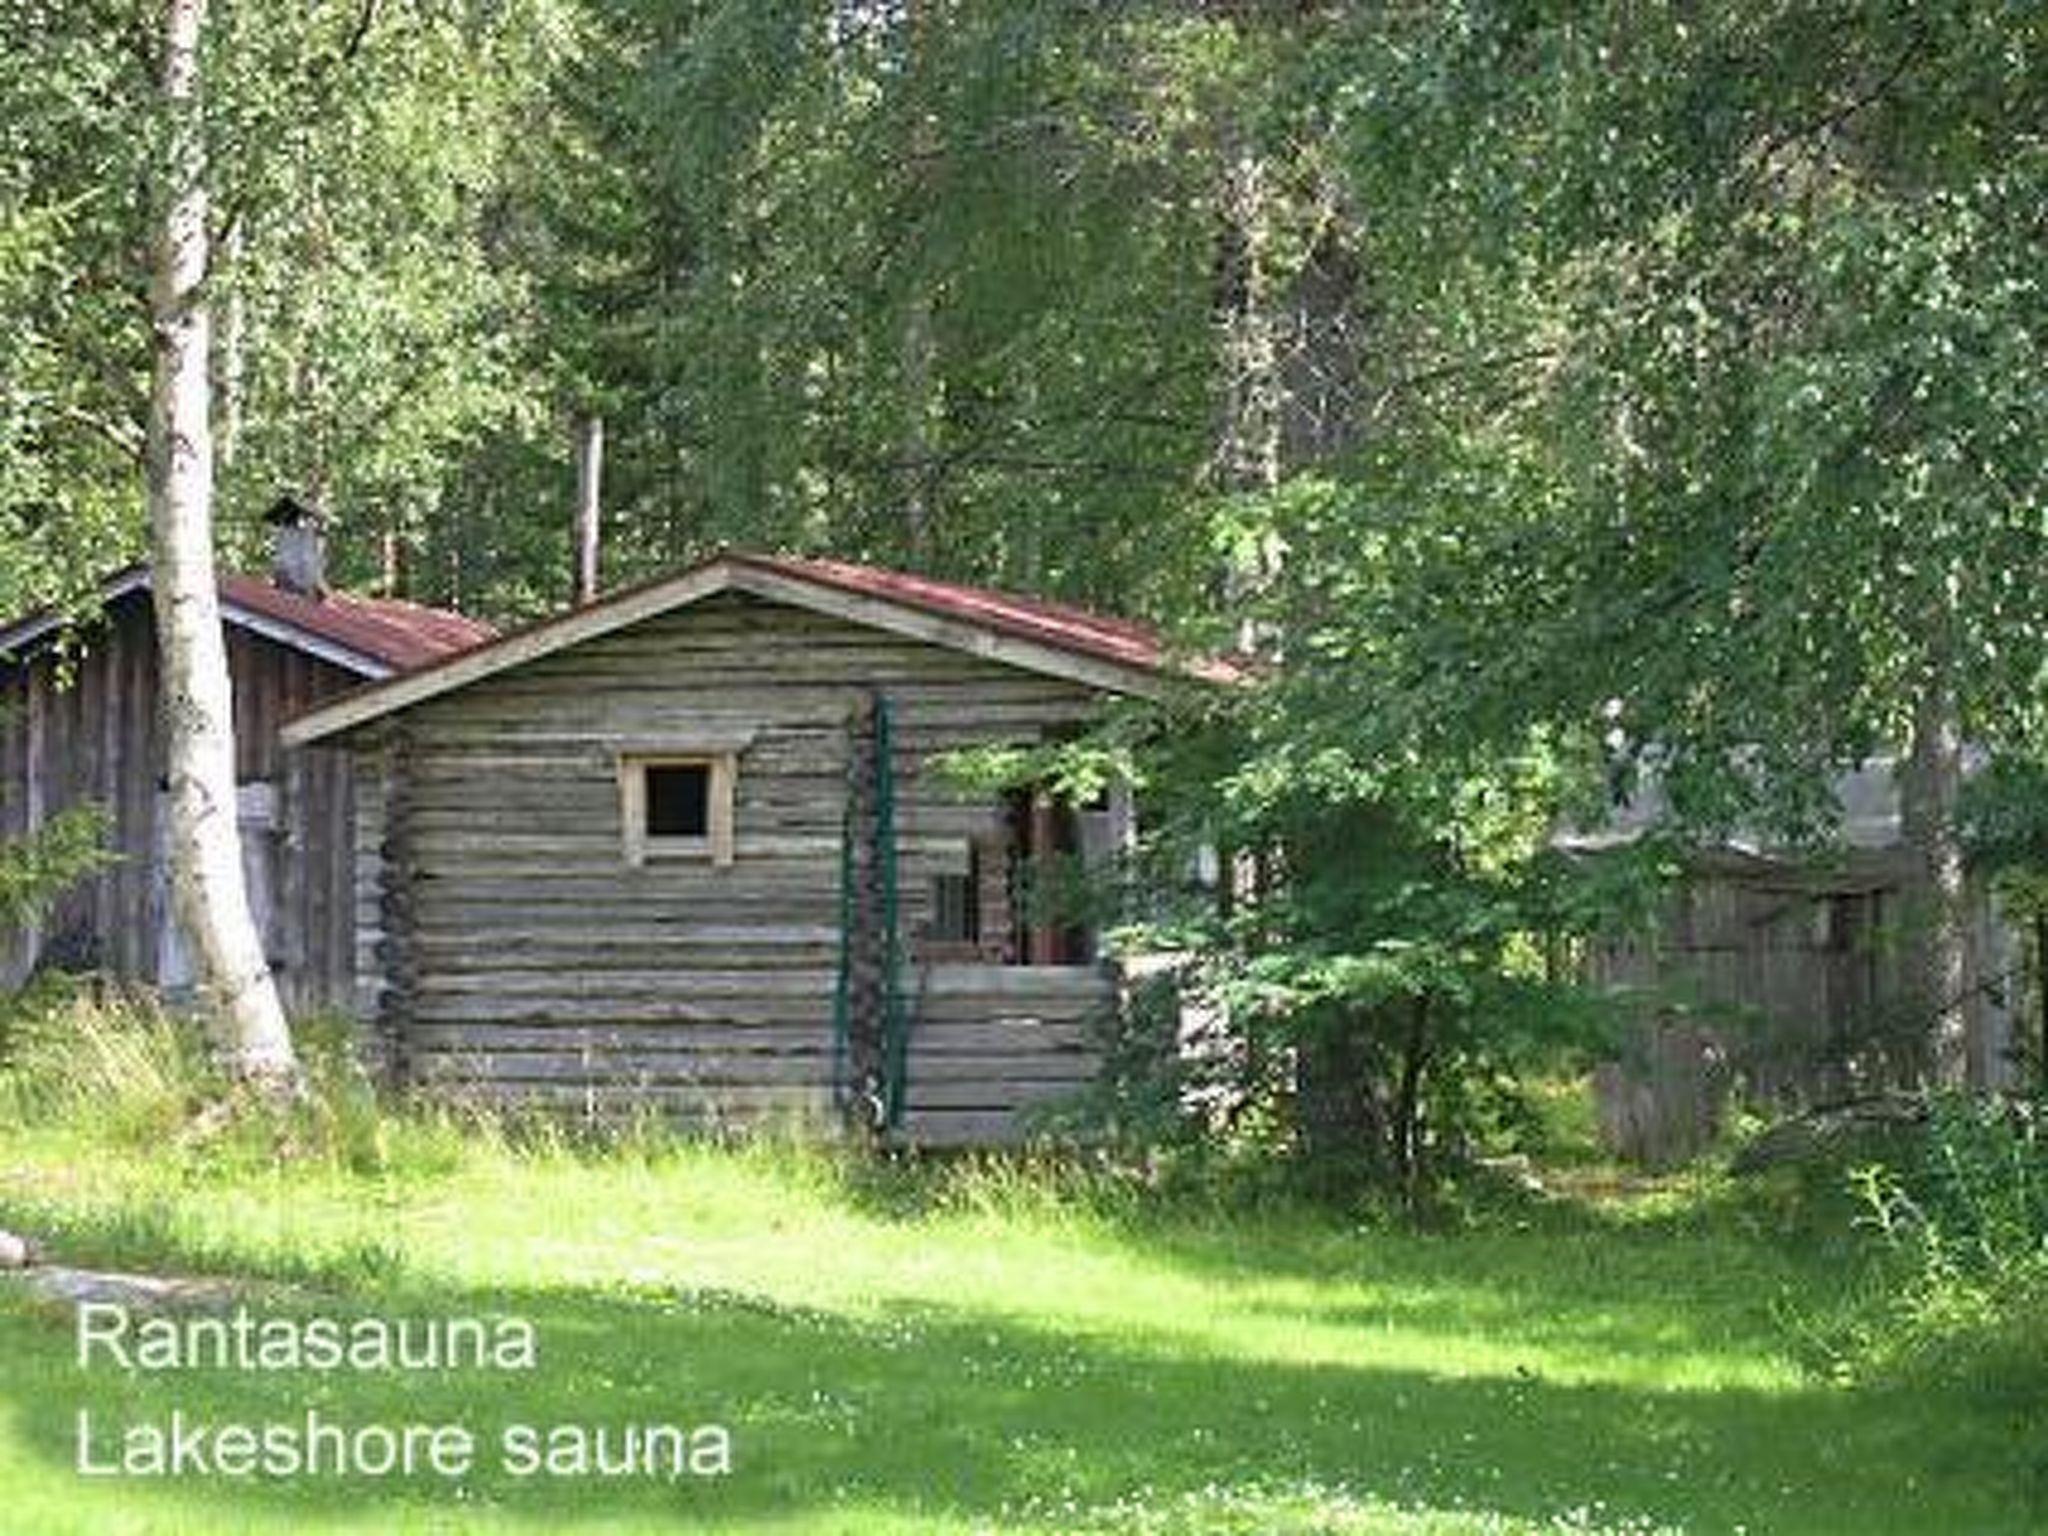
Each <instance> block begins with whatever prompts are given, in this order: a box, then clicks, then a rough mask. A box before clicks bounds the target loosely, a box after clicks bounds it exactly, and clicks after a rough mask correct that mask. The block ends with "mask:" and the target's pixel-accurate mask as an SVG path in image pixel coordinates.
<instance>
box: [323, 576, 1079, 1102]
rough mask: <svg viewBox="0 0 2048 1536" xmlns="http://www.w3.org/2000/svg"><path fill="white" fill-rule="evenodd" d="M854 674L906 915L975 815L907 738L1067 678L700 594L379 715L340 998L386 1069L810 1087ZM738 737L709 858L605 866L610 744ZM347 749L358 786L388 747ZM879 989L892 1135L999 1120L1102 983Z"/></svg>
mask: <svg viewBox="0 0 2048 1536" xmlns="http://www.w3.org/2000/svg"><path fill="white" fill-rule="evenodd" d="M869 688H881V689H883V690H884V691H885V692H886V693H887V694H888V696H889V699H890V701H891V704H892V706H893V710H894V722H895V754H894V759H893V761H894V767H895V772H896V783H897V797H898V799H897V826H898V830H899V843H898V846H899V850H900V886H901V892H902V931H903V933H904V934H905V935H906V937H907V936H910V935H914V934H915V933H916V932H917V931H918V930H919V928H920V927H921V926H922V925H923V924H925V923H927V922H928V921H929V920H930V918H931V916H932V911H933V906H932V902H933V885H934V877H935V876H937V875H939V874H941V873H946V874H960V873H964V872H965V871H966V870H967V868H968V859H967V849H968V844H969V842H970V840H971V839H973V838H975V837H977V836H985V835H987V834H989V833H991V832H993V831H994V830H995V829H996V826H997V822H998V817H999V815H1000V810H999V807H998V806H997V805H996V804H994V803H993V802H992V801H990V800H987V799H980V798H968V797H965V796H963V795H961V794H960V793H958V792H957V791H955V790H954V789H953V788H952V787H951V786H949V785H946V784H945V783H943V782H942V780H941V779H940V777H939V776H938V775H935V774H934V773H932V772H931V771H930V770H929V768H928V767H927V759H928V758H929V757H930V756H931V755H932V754H934V753H936V752H939V751H942V750H944V749H947V748H954V747H963V746H969V745H975V744H981V743H988V742H1003V741H1016V742H1029V741H1035V740H1038V739H1039V738H1040V736H1041V734H1042V733H1043V732H1044V731H1046V730H1047V729H1050V728H1056V727H1065V726H1071V725H1073V724H1075V723H1077V722H1079V721H1081V720H1083V719H1085V718H1086V717H1087V716H1088V715H1089V714H1090V713H1091V712H1092V711H1093V710H1094V709H1095V708H1096V707H1097V706H1098V699H1097V696H1096V695H1094V694H1093V693H1091V692H1090V691H1089V690H1087V689H1084V688H1082V687H1080V686H1078V685H1075V684H1071V683H1067V682H1064V681H1060V680H1056V679H1051V678H1046V677H1042V676H1038V675H1035V674H1032V673H1027V672H1023V671H1019V670H1016V669H1013V668H1009V667H1004V666H1000V665H998V664H995V663H993V662H988V661H984V660H981V659H979V658H976V657H972V656H968V655H965V654H962V653H959V652H955V651H952V650H947V649H941V648H939V647H936V646H932V645H928V644H925V643H922V642H918V641H913V640H909V639H899V638H897V637H894V636H891V635H888V634H885V633H881V632H878V631H875V630H872V629H868V628H864V627H860V626H855V625H852V624H848V623H844V622H841V621H838V620H834V619H829V618H825V617H822V616H818V615H814V614H811V613H808V612H806V611H803V610H799V609H795V608H791V607H786V606H782V605H778V604H771V603H767V602H764V601H762V600H760V599H757V598H752V597H746V596H741V595H739V594H727V595H723V596H720V597H717V598H713V599H709V600H707V601H705V602H703V603H700V604H696V605H693V606H691V607H689V608H686V609H683V610H680V611H678V612H676V613H672V614H669V615H666V616H663V617H660V618H657V619H652V620H649V621H647V622H646V623H644V624H641V625H637V626H635V627H633V628H632V629H629V630H623V631H620V632H618V633H616V634H614V635H611V636H607V637H604V638H601V639H597V640H592V641H588V642H586V643H584V644H582V645H579V646H576V647H574V648H572V649H570V650H567V651H563V652H560V653H558V654H556V655H554V656H551V657H548V658H545V659H542V660H539V661H536V662H534V663H531V664H529V665H527V666H524V667H521V668H519V669H517V670H515V671H512V672H508V673H505V674H503V675H501V676H499V677H497V678H492V679H487V680H485V681H482V682H479V683H477V684H474V685H472V686H470V687H468V688H466V689H463V690H461V691H460V692H457V693H453V694H450V695H446V696H444V697H442V698H440V699H437V700H432V701H429V702H426V703H424V704H421V705H419V706H417V707H415V708H414V709H412V710H410V711H408V712H407V713H406V714H405V715H404V716H403V717H401V718H402V725H403V729H404V731H405V733H406V744H405V746H404V749H403V773H402V774H401V775H400V776H399V777H398V778H397V779H395V780H393V781H392V782H389V783H386V784H384V785H383V787H382V789H381V790H380V791H379V792H378V794H379V798H375V799H373V798H372V796H371V794H370V793H369V792H368V791H367V790H366V792H365V794H364V797H363V799H362V802H361V803H362V808H363V815H362V818H361V823H360V827H359V831H358V859H357V869H358V886H357V902H356V910H357V914H358V925H359V939H358V955H359V958H360V961H361V963H362V964H363V965H364V967H365V970H366V975H365V977H364V986H363V1001H364V1003H365V1004H367V1005H369V1006H368V1007H366V1008H365V1012H366V1013H370V1014H373V1015H374V1016H376V1017H379V1018H382V1019H383V1020H385V1021H386V1033H387V1038H388V1039H389V1040H390V1042H391V1043H392V1044H393V1045H395V1046H396V1048H397V1049H398V1050H399V1051H400V1052H401V1053H402V1055H403V1057H404V1059H405V1061H406V1063H407V1065H408V1067H409V1069H410V1072H411V1074H412V1076H413V1078H414V1079H415V1080H416V1081H419V1082H422V1083H429V1084H433V1085H435V1086H437V1087H438V1088H439V1089H441V1090H443V1091H448V1092H456V1093H470V1094H479V1095H483V1096H486V1097H489V1098H493V1099H538V1100H543V1101H548V1102H557V1103H563V1102H566V1103H568V1104H570V1105H572V1106H583V1107H588V1108H591V1109H593V1110H606V1109H612V1108H617V1107H619V1106H621V1105H623V1104H626V1103H654V1104H659V1105H662V1106H664V1107H666V1108H669V1109H672V1110H675V1111H677V1112H678V1113H689V1114H695V1115H698V1116H700V1117H712V1118H716V1117H719V1116H745V1117H754V1116H759V1115H761V1114H766V1113H788V1114H799V1115H801V1114H814V1113H819V1112H822V1111H823V1110H824V1108H825V1107H826V1105H827V1103H828V1100H829V1095H830V1091H831V1082H832V1065H833V1063H832V1048H833V1042H832V1037H831V1017H832V999H833V990H834V982H835V974H836V965H837V957H838V940H839V929H838V923H839V912H838V903H839V885H838V882H839V859H840V831H841V814H842V806H843V799H844V794H845V763H846V750H847V720H848V716H849V714H850V712H851V710H852V709H853V707H854V704H855V702H856V700H857V699H858V698H860V697H861V696H862V694H863V693H864V692H865V691H866V690H867V689H869ZM749 733H751V736H750V739H749V742H748V745H747V746H746V747H745V749H744V750H743V751H742V752H741V753H740V755H739V760H738V777H737V784H736V816H735V822H736V841H735V857H734V860H733V862H732V864H731V865H730V866H727V867H723V868H721V867H716V866H714V865H713V864H712V863H711V862H710V861H708V860H676V859H661V858H655V859H650V860H649V861H648V862H647V863H645V864H644V865H640V866H638V867H634V866H630V865H629V864H628V863H627V862H626V860H625V858H624V851H623V846H622V833H621V825H620V794H619V781H618V757H619V754H620V753H621V752H622V751H628V752H630V751H632V750H634V749H642V750H646V749H659V748H661V747H664V746H669V747H687V746H688V744H689V743H690V741H691V740H693V739H701V738H704V737H707V736H731V735H735V734H737V735H740V736H747V735H748V734H749ZM359 747H360V748H361V750H362V751H363V753H364V754H365V757H366V758H367V759H369V760H367V761H365V762H363V763H362V764H361V765H360V767H359V773H358V777H359V779H361V780H362V781H363V782H364V783H365V784H366V785H367V783H368V782H369V781H370V779H371V777H372V776H374V775H375V774H376V773H377V772H378V768H379V766H380V764H379V763H378V761H377V760H376V759H377V758H378V757H379V756H382V757H383V759H384V762H383V764H382V766H384V767H387V768H388V767H390V766H393V764H392V759H391V758H390V754H391V753H392V751H393V748H392V746H391V745H390V744H389V742H388V740H387V741H384V742H377V743H372V742H369V741H365V742H361V743H359ZM373 922H374V924H375V926H374V927H372V926H371V924H372V923H373ZM904 988H905V993H906V998H907V1001H908V1002H909V1004H910V1006H911V1008H912V1010H913V1014H914V1020H913V1033H912V1040H913V1047H912V1055H911V1062H910V1085H911V1086H910V1094H909V1124H908V1126H907V1130H908V1131H909V1133H910V1134H911V1135H912V1136H913V1137H915V1138H917V1139H920V1140H924V1141H930V1142H943V1141H972V1140H987V1139H1002V1138H1004V1137H1007V1136H1011V1135H1014V1134H1015V1133H1016V1131H1017V1129H1018V1128H1019V1126H1020V1124H1021V1121H1020V1116H1021V1115H1022V1114H1023V1113H1024V1112H1025V1111H1026V1109H1027V1108H1028V1106H1030V1105H1031V1104H1033V1103H1035V1102H1038V1101H1041V1100H1043V1099H1045V1098H1047V1097H1049V1096H1052V1095H1054V1094H1057V1093H1060V1092H1063V1091H1065V1090H1066V1089H1067V1088H1069V1087H1071V1086H1072V1085H1073V1084H1075V1083H1076V1082H1078V1081H1079V1080H1080V1079H1082V1078H1083V1077H1085V1076H1086V1075H1087V1073H1088V1071H1089V1070H1090V1069H1091V1062H1090V1059H1089V1057H1088V1054H1087V1051H1086V1046H1085V1039H1084V1034H1083V1031H1082V1028H1081V1023H1082V1020H1083V1019H1084V1018H1085V1017H1086V1016H1087V1015H1089V1014H1090V1013H1091V1012H1093V1011H1095V1010H1098V1009H1101V1008H1105V1007H1108V1006H1110V1005H1111V1004H1112V1003H1113V999H1114V987H1113V983H1112V981H1111V979H1110V977H1109V976H1108V975H1107V973H1106V972H1104V971H1102V970H1100V969H1098V968H1095V967H1069V968H1051V967H1048V968H1030V967H1006V966H999V965H986V964H949V963H941V962H936V961H935V962H933V963H931V964H929V965H919V964H916V963H913V964H912V965H910V966H907V967H906V969H905V973H904ZM373 998H374V1001H373Z"/></svg>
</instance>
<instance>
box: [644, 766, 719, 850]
mask: <svg viewBox="0 0 2048 1536" xmlns="http://www.w3.org/2000/svg"><path fill="white" fill-rule="evenodd" d="M710 832H711V769H710V766H709V765H708V764H705V763H671V764H667V765H664V766H660V767H650V768H648V769H647V835H648V836H649V837H706V836H709V835H710Z"/></svg>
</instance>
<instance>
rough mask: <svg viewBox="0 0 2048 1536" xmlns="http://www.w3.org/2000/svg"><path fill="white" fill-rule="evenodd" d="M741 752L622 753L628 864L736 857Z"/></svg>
mask: <svg viewBox="0 0 2048 1536" xmlns="http://www.w3.org/2000/svg"><path fill="white" fill-rule="evenodd" d="M736 770H737V753H734V752H698V753H687V754H686V753H675V754H670V753H667V752H661V753H652V752H650V753H645V754H640V753H622V754H621V755H620V757H619V830H620V833H621V840H622V843H623V847H624V852H625V856H626V862H627V863H628V864H645V863H646V862H647V861H648V860H649V859H669V858H674V859H709V860H710V861H711V862H712V863H713V864H730V863H731V862H732V858H733V779H734V777H735V774H736Z"/></svg>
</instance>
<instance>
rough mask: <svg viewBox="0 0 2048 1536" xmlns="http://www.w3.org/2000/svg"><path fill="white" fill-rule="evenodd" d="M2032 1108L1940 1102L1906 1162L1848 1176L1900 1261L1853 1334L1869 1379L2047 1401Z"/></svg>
mask: <svg viewBox="0 0 2048 1536" xmlns="http://www.w3.org/2000/svg"><path fill="white" fill-rule="evenodd" d="M2043 1118H2044V1117H2043V1109H2042V1106H2041V1105H2039V1104H2027V1103H2019V1102H2009V1101H1999V1100H1979V1099H1971V1098H1965V1097H1948V1098H1941V1099H1937V1100H1936V1101H1935V1102H1934V1103H1933V1104H1932V1105H1931V1106H1930V1109H1929V1114H1928V1117H1927V1121H1926V1124H1925V1127H1924V1129H1923V1131H1922V1133H1921V1135H1920V1136H1919V1138H1918V1139H1917V1142H1916V1144H1915V1145H1914V1147H1913V1150H1912V1152H1911V1154H1910V1155H1909V1156H1906V1157H1904V1158H1901V1159H1898V1160H1897V1161H1895V1162H1893V1163H1870V1164H1866V1165H1864V1166H1862V1167H1859V1168H1857V1169H1855V1170H1853V1171H1852V1173H1851V1183H1852V1187H1853V1189H1854V1191H1855V1193H1856V1195H1857V1197H1858V1201H1859V1204H1860V1206H1861V1209H1862V1218H1863V1220H1864V1222H1865V1224H1866V1225H1868V1226H1869V1227H1870V1228H1871V1229H1872V1230H1873V1231H1875V1232H1876V1233H1877V1235H1878V1237H1879V1239H1880V1240H1881V1241H1882V1243H1883V1244H1884V1245H1885V1247H1886V1249H1887V1250H1888V1251H1889V1252H1890V1253H1891V1254H1893V1255H1894V1256H1896V1257H1897V1258H1898V1259H1899V1260H1901V1261H1903V1264H1904V1269H1903V1275H1902V1280H1901V1283H1899V1284H1897V1285H1895V1286H1893V1287H1890V1288H1888V1292H1887V1294H1886V1296H1885V1297H1884V1299H1883V1302H1882V1304H1881V1305H1880V1306H1879V1307H1878V1308H1877V1309H1876V1310H1875V1311H1874V1313H1873V1314H1872V1316H1870V1317H1869V1318H1868V1319H1867V1320H1866V1321H1865V1324H1864V1326H1863V1327H1862V1328H1861V1329H1860V1330H1859V1337H1858V1338H1857V1340H1856V1346H1857V1347H1856V1351H1855V1353H1856V1354H1857V1355H1859V1356H1860V1357H1861V1359H1860V1362H1859V1363H1860V1365H1861V1367H1862V1368H1863V1369H1864V1370H1865V1371H1869V1372H1874V1373H1876V1374H1893V1375H1900V1374H1902V1375H1925V1374H1939V1375H1943V1376H1948V1377H1952V1378H1955V1379H1959V1380H1967V1381H1969V1382H1971V1383H1972V1384H1974V1385H1977V1386H1980V1387H1984V1386H1992V1385H1996V1386H1998V1387H1999V1389H2000V1390H2008V1389H2011V1390H2019V1391H2022V1392H2025V1393H2026V1394H2028V1395H2031V1396H2038V1397H2040V1398H2042V1399H2044V1400H2048V1337H2044V1336H2043V1334H2042V1332H2041V1330H2040V1328H2039V1326H2038V1323H2039V1319H2040V1317H2041V1316H2042V1315H2044V1312H2048V1129H2044V1125H2043Z"/></svg>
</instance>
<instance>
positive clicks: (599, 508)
mask: <svg viewBox="0 0 2048 1536" xmlns="http://www.w3.org/2000/svg"><path fill="white" fill-rule="evenodd" d="M603 488H604V418H603V417H602V416H600V415H598V414H597V412H595V411H591V412H590V413H588V414H587V415H585V416H582V417H580V418H579V419H578V421H577V423H576V518H575V541H574V542H575V546H576V568H575V571H574V581H573V589H574V593H575V603H576V606H577V607H579V608H581V607H583V606H584V605H585V604H588V603H594V602H596V601H597V569H598V541H599V539H600V538H601V536H602V533H601V529H602V518H603V514H604V509H603V494H604V491H603Z"/></svg>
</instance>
